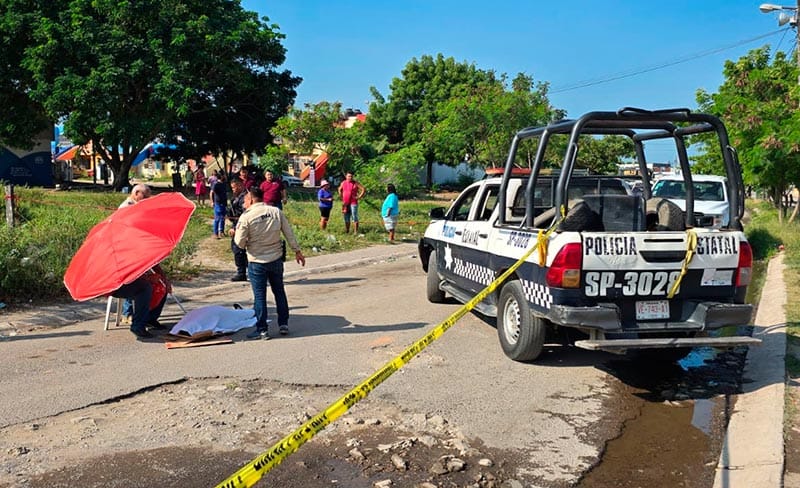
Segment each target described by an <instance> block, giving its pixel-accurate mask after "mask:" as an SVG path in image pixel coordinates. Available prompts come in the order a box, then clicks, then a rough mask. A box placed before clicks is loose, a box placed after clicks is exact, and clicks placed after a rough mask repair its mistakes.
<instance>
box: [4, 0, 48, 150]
mask: <svg viewBox="0 0 800 488" xmlns="http://www.w3.org/2000/svg"><path fill="white" fill-rule="evenodd" d="M36 3H42V4H43V5H40V6H38V8H34V2H32V1H30V0H5V1H3V2H2V3H0V107H3V109H2V110H1V111H0V145H5V146H13V147H21V148H30V147H31V146H32V145H33V138H34V137H35V136H36V135H38V134H39V133H41V132H42V131H43V130H45V129H47V128H48V126H49V127H52V123H51V122H50V121H49V120H48V117H47V113H46V111H45V109H44V107H43V106H42V105H41V104H40V103H37V102H36V101H34V100H33V99H31V97H30V96H29V93H30V91H31V89H32V87H33V86H34V85H35V80H34V78H33V74H32V73H31V72H30V71H28V70H26V69H25V68H24V67H23V66H22V62H23V59H24V57H25V50H26V49H27V48H28V47H29V46H31V45H33V32H34V29H35V26H36V25H38V23H39V18H40V15H39V12H42V11H45V10H46V13H47V14H48V15H54V13H55V12H56V11H58V9H59V8H60V7H59V5H58V3H56V2H36ZM40 9H41V10H40Z"/></svg>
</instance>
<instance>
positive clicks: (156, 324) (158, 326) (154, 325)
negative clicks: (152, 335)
mask: <svg viewBox="0 0 800 488" xmlns="http://www.w3.org/2000/svg"><path fill="white" fill-rule="evenodd" d="M147 326H148V327H150V328H151V329H164V328H165V327H164V326H163V325H161V322H159V321H158V320H151V321H150V322H148V323H147Z"/></svg>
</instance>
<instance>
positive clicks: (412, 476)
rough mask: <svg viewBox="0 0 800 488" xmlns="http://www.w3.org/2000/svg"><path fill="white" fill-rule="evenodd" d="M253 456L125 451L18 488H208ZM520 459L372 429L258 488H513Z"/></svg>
mask: <svg viewBox="0 0 800 488" xmlns="http://www.w3.org/2000/svg"><path fill="white" fill-rule="evenodd" d="M256 455H257V453H252V452H250V453H248V452H245V451H241V450H237V451H216V450H211V449H201V448H195V447H165V448H159V449H151V450H143V451H131V452H124V453H118V454H113V455H106V456H101V457H99V458H96V459H93V460H91V461H87V462H84V463H81V464H78V465H74V466H70V467H67V468H62V469H58V470H55V471H51V472H48V473H45V474H42V475H39V476H36V477H33V478H31V479H29V480H21V483H20V485H18V486H26V487H29V488H44V487H48V488H52V487H74V486H81V487H84V488H100V487H104V488H105V487H109V486H120V487H140V486H141V487H150V486H197V487H200V486H213V485H215V484H217V483H219V482H222V481H223V480H224V479H225V478H226V477H227V476H230V475H232V474H233V473H235V472H236V471H237V470H238V469H239V468H241V467H242V466H243V465H245V464H246V463H248V462H249V461H251V460H252V459H253V458H254V457H256ZM522 459H523V456H520V455H519V454H518V453H515V452H511V451H506V450H500V449H491V448H485V447H483V446H478V447H475V446H471V447H468V448H467V449H466V451H462V452H459V451H458V449H454V446H453V441H452V440H450V441H448V440H442V439H437V438H434V437H433V436H430V435H427V436H421V437H410V436H398V433H397V432H396V431H395V430H393V429H391V428H388V427H383V426H377V427H376V426H373V427H371V428H369V429H364V430H361V431H359V432H358V433H357V434H356V433H353V432H349V433H348V432H340V433H337V434H336V435H334V436H328V437H326V438H324V439H319V438H315V439H312V440H311V441H310V442H308V443H307V444H306V445H304V446H303V447H302V448H301V449H300V450H299V451H297V452H296V453H294V454H293V455H292V456H290V457H288V458H287V459H286V460H285V462H284V463H282V464H280V465H278V466H277V467H275V468H274V469H273V470H271V471H270V472H269V473H267V474H266V475H265V476H264V478H263V479H262V481H261V482H260V483H259V484H258V485H257V486H280V487H282V488H310V487H311V488H313V487H331V486H341V487H347V488H373V487H374V486H375V483H379V482H381V481H384V480H391V481H392V486H401V487H412V486H420V485H421V486H425V485H423V483H426V482H427V483H431V485H428V486H437V487H438V486H454V487H460V486H474V487H481V488H491V487H500V486H514V485H510V484H503V483H508V482H509V481H510V480H513V479H514V473H515V472H516V471H517V469H518V467H519V465H520V462H521V460H522ZM520 486H521V485H520Z"/></svg>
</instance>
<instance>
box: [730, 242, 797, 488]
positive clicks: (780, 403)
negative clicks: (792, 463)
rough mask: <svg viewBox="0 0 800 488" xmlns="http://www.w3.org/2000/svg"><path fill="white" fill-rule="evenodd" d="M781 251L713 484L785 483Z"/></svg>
mask: <svg viewBox="0 0 800 488" xmlns="http://www.w3.org/2000/svg"><path fill="white" fill-rule="evenodd" d="M783 258H784V255H783V254H779V255H778V256H777V257H776V258H774V259H773V260H772V261H770V263H769V267H768V268H767V279H766V281H765V283H764V288H763V289H762V292H761V299H760V300H759V303H760V305H759V307H758V312H757V313H756V319H755V324H756V327H755V330H754V331H753V336H754V337H758V338H760V339H761V340H762V341H763V343H762V345H761V346H760V347H758V346H757V347H751V348H750V350H749V351H748V353H747V363H746V364H745V369H744V372H743V374H742V376H743V379H744V380H745V381H747V382H745V383H744V384H743V386H742V390H743V393H742V394H741V395H740V396H739V398H738V400H737V401H736V405H735V406H734V411H733V414H732V415H731V419H730V422H729V423H728V430H727V433H726V434H725V440H724V443H723V445H722V452H721V453H720V458H719V463H718V464H717V473H716V476H715V479H714V488H749V487H756V486H757V487H759V488H779V487H781V486H783V456H784V449H783V416H784V411H783V410H784V393H785V392H784V390H785V383H784V380H785V374H786V373H785V372H786V364H785V356H786V312H785V307H786V287H785V284H784V281H783V271H784V263H783Z"/></svg>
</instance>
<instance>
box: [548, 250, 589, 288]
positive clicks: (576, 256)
mask: <svg viewBox="0 0 800 488" xmlns="http://www.w3.org/2000/svg"><path fill="white" fill-rule="evenodd" d="M582 263H583V248H582V247H581V244H580V243H579V242H572V243H570V244H567V245H566V246H564V247H562V248H561V250H560V251H558V254H556V257H555V259H553V264H551V265H550V269H548V270H547V276H546V280H547V286H552V287H555V288H578V287H579V286H580V285H581V264H582Z"/></svg>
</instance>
